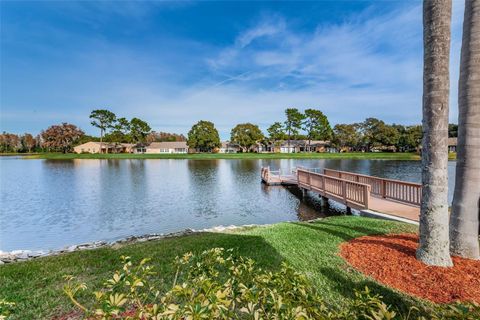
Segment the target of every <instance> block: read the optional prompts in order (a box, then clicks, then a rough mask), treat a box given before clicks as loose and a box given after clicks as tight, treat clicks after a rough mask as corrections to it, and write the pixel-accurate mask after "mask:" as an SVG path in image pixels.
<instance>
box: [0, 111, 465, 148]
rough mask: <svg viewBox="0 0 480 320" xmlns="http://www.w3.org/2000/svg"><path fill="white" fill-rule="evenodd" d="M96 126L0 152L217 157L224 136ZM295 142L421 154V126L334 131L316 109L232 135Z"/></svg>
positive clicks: (202, 129)
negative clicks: (150, 150)
mask: <svg viewBox="0 0 480 320" xmlns="http://www.w3.org/2000/svg"><path fill="white" fill-rule="evenodd" d="M90 119H92V121H91V124H92V126H94V127H95V128H97V129H100V137H96V136H91V135H86V134H85V133H84V132H83V131H82V130H81V129H79V128H78V127H76V126H75V125H73V124H69V123H62V124H59V125H52V126H50V127H49V128H47V129H46V130H42V132H41V133H40V134H39V135H37V136H36V137H33V135H32V134H30V133H25V134H24V135H16V134H12V133H6V132H4V133H3V134H0V152H4V153H6V152H42V151H61V152H68V151H70V150H71V149H72V147H73V146H75V145H78V144H82V143H85V142H89V141H97V142H101V143H103V142H107V143H147V144H148V143H151V142H163V141H186V142H187V144H188V146H189V147H190V148H192V149H196V150H198V151H199V152H212V151H213V150H215V149H217V148H219V147H220V146H221V142H220V136H219V133H218V131H217V129H216V128H215V125H214V124H213V123H212V122H210V121H204V120H202V121H199V122H198V123H196V124H195V125H193V126H192V128H191V130H190V131H189V132H188V135H187V137H185V136H184V135H183V134H176V133H168V132H156V131H152V130H151V127H150V125H149V124H148V123H147V122H146V121H144V120H141V119H139V118H133V119H131V120H130V121H129V120H127V119H126V118H124V117H120V118H117V116H116V115H115V113H113V112H111V111H109V110H106V109H98V110H93V111H92V112H91V114H90ZM457 131H458V125H456V124H450V125H449V137H456V136H457ZM292 140H305V141H306V145H310V143H311V141H314V140H328V141H330V144H331V145H332V146H334V147H336V148H338V149H339V150H340V151H363V152H368V151H372V150H375V149H377V150H383V151H400V152H411V151H418V149H419V146H420V144H421V140H422V126H421V125H412V126H404V125H400V124H391V125H390V124H387V123H385V122H384V121H382V120H379V119H377V118H367V119H366V120H365V121H363V122H358V123H352V124H336V125H335V126H334V127H333V128H332V127H331V126H330V123H329V120H328V118H327V116H326V115H325V114H324V113H323V112H322V111H320V110H317V109H306V110H305V111H304V112H303V113H302V112H300V111H299V110H298V109H297V108H288V109H286V110H285V120H284V121H283V122H274V123H273V124H272V125H271V126H269V127H268V128H267V130H266V134H264V133H263V132H262V130H261V129H260V128H259V126H258V125H255V124H252V123H241V124H237V125H236V126H235V127H234V128H233V129H232V130H231V132H230V142H231V143H233V144H236V145H238V146H239V147H240V148H241V150H242V151H243V152H248V151H249V150H251V148H252V147H253V146H255V145H257V144H258V143H262V144H274V145H279V144H280V143H282V142H285V141H287V142H290V141H292Z"/></svg>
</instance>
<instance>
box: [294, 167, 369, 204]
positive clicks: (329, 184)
mask: <svg viewBox="0 0 480 320" xmlns="http://www.w3.org/2000/svg"><path fill="white" fill-rule="evenodd" d="M297 179H298V186H299V187H301V188H304V189H307V190H311V191H314V192H316V193H319V194H320V195H322V196H325V197H328V198H331V199H332V200H335V201H338V202H340V203H343V204H344V205H346V206H347V207H352V208H355V209H360V210H362V209H368V205H369V203H368V202H369V199H370V186H369V185H368V184H365V183H361V182H355V181H351V180H347V179H342V178H338V177H334V176H329V175H325V174H322V173H317V172H315V171H314V170H312V169H305V168H297Z"/></svg>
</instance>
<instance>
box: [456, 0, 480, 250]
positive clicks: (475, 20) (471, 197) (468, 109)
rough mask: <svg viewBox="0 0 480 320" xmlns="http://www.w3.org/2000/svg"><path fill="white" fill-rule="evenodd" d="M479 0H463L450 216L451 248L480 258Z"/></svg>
mask: <svg viewBox="0 0 480 320" xmlns="http://www.w3.org/2000/svg"><path fill="white" fill-rule="evenodd" d="M479 79H480V1H476V0H475V1H469V0H466V1H465V17H464V20H463V39H462V54H461V60H460V80H459V82H458V144H457V150H458V153H457V170H456V174H455V175H456V179H455V192H454V195H453V206H452V215H451V216H450V252H451V253H452V254H453V255H458V256H461V257H464V258H470V259H480V249H479V244H478V224H479V221H478V220H479V212H480V210H479V202H480V83H479Z"/></svg>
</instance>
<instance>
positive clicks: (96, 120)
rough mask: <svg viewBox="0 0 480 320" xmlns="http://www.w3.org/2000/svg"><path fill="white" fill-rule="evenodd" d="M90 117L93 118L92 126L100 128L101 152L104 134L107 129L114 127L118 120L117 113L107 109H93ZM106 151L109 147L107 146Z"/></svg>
mask: <svg viewBox="0 0 480 320" xmlns="http://www.w3.org/2000/svg"><path fill="white" fill-rule="evenodd" d="M90 119H93V120H92V122H90V123H91V124H92V126H94V127H97V128H99V129H100V153H102V148H103V134H104V133H105V132H106V131H107V129H109V128H112V127H113V125H114V123H115V121H116V116H115V113H113V112H111V111H108V110H105V109H100V110H93V111H92V112H91V113H90ZM105 151H106V153H108V147H107V148H105Z"/></svg>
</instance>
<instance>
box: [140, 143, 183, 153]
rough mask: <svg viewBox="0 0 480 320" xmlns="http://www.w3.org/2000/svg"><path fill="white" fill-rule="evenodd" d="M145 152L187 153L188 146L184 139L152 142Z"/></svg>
mask: <svg viewBox="0 0 480 320" xmlns="http://www.w3.org/2000/svg"><path fill="white" fill-rule="evenodd" d="M145 153H188V146H187V142H185V141H168V142H152V143H150V144H149V145H148V146H146V147H145Z"/></svg>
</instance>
